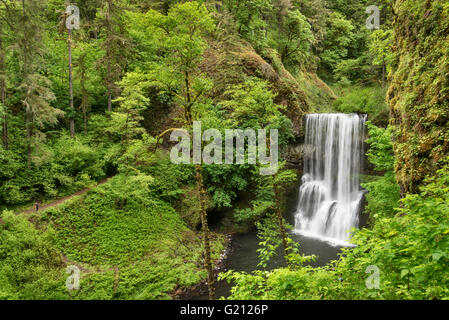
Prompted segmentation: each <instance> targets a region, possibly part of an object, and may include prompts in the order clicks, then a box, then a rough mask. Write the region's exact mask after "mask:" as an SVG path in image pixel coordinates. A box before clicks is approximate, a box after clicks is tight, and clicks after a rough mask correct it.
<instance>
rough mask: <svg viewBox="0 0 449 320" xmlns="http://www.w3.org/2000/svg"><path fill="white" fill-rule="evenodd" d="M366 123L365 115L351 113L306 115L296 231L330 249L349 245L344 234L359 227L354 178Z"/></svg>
mask: <svg viewBox="0 0 449 320" xmlns="http://www.w3.org/2000/svg"><path fill="white" fill-rule="evenodd" d="M365 120H366V116H359V115H356V114H311V115H307V116H306V119H305V122H306V125H305V130H306V137H305V150H306V152H305V155H304V175H303V177H302V184H301V187H300V190H299V202H298V207H297V210H296V213H295V232H296V233H299V234H302V235H304V236H308V237H314V238H319V239H322V240H324V241H328V242H330V243H332V244H334V245H345V246H347V245H350V243H349V240H350V233H349V232H348V231H350V230H351V229H352V228H354V227H356V228H357V227H358V223H359V211H360V205H361V202H362V198H363V194H364V191H363V190H362V189H361V187H360V179H359V175H360V173H361V170H362V161H363V154H364V152H363V136H364V128H365Z"/></svg>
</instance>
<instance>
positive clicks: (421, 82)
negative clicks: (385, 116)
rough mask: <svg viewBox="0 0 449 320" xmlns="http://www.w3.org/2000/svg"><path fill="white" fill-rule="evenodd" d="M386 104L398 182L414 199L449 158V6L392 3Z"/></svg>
mask: <svg viewBox="0 0 449 320" xmlns="http://www.w3.org/2000/svg"><path fill="white" fill-rule="evenodd" d="M394 11H395V12H396V17H395V22H394V35H395V38H394V48H393V51H394V52H396V58H395V63H394V64H393V72H392V74H391V75H390V88H389V91H388V101H389V104H390V109H391V115H392V118H393V119H392V124H393V125H394V126H395V127H396V129H397V135H396V137H395V141H394V147H395V153H396V157H397V161H396V174H397V180H398V181H399V183H400V185H401V189H402V192H403V193H415V192H417V191H418V187H419V186H420V185H421V184H422V182H423V180H424V179H425V177H426V176H427V175H429V174H433V173H435V171H436V170H437V169H439V168H440V167H441V161H442V160H444V159H445V158H446V157H447V156H448V155H449V2H448V1H446V0H433V1H430V0H427V1H423V0H406V1H396V3H395V6H394Z"/></svg>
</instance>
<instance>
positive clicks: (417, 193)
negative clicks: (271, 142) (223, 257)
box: [0, 0, 449, 299]
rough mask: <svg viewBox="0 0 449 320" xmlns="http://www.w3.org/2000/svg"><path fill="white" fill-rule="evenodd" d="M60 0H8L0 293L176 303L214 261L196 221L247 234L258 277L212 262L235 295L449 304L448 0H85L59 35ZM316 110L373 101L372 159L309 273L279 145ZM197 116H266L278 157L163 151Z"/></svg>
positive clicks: (368, 110) (216, 238)
mask: <svg viewBox="0 0 449 320" xmlns="http://www.w3.org/2000/svg"><path fill="white" fill-rule="evenodd" d="M68 4H74V2H71V1H67V0H20V1H19V0H1V1H0V125H1V131H2V139H1V140H2V141H1V143H0V299H169V298H171V297H173V296H175V295H176V294H175V292H177V293H179V292H181V291H182V290H183V289H185V288H188V287H191V286H194V285H198V284H199V283H200V282H204V281H205V280H206V277H207V276H210V275H211V274H212V271H213V270H212V269H213V268H214V267H215V263H216V262H217V261H218V260H219V258H220V254H221V252H222V251H223V248H224V245H225V236H224V235H223V234H222V233H219V232H211V233H210V234H209V229H208V227H207V217H209V218H212V219H213V221H215V220H217V219H219V218H220V219H222V220H221V221H219V222H218V224H219V228H217V229H220V230H222V231H234V230H248V229H251V228H252V227H256V228H257V230H258V235H259V238H260V241H261V243H260V248H259V249H258V253H259V256H260V265H259V266H260V268H261V269H263V270H258V271H255V272H253V273H252V274H247V273H239V272H233V271H229V272H227V273H225V274H224V275H222V276H221V277H222V278H226V279H228V280H230V281H231V280H232V281H233V283H234V284H235V286H234V287H233V289H232V292H231V296H230V298H231V299H449V289H448V288H449V282H448V279H447V276H445V274H446V273H447V268H448V267H447V266H448V265H449V261H448V260H449V254H448V252H449V242H448V241H449V240H448V234H449V225H448V221H449V217H448V214H449V198H448V194H449V189H448V188H449V159H448V150H449V143H448V141H449V136H448V132H449V130H448V129H449V128H448V123H449V121H448V119H449V113H448V110H449V108H448V107H449V105H448V101H449V91H448V87H449V84H448V79H449V78H448V76H447V75H448V73H449V51H448V48H449V46H448V34H449V32H448V31H449V22H448V21H449V20H448V18H449V4H448V3H447V1H444V0H435V1H422V0H421V1H420V0H403V1H402V0H401V1H399V0H382V1H379V3H378V5H379V7H380V15H381V17H380V18H381V25H380V26H379V28H378V29H376V30H368V29H367V28H366V26H365V23H366V18H367V13H366V8H367V7H368V6H369V5H371V4H372V3H371V2H370V1H368V0H349V1H342V0H303V1H298V0H223V1H204V0H197V1H174V0H79V1H77V6H78V7H79V9H80V17H81V26H80V28H79V29H74V30H71V31H70V32H68V31H67V29H66V19H67V17H68V16H69V15H70V14H71V13H69V12H66V6H67V5H68ZM69 61H72V63H71V64H70V65H69ZM69 70H70V71H69ZM322 79H324V80H322ZM72 89H73V90H72ZM320 112H341V113H358V114H367V116H368V119H369V122H368V124H367V135H368V139H367V140H366V143H367V144H368V145H369V149H368V150H367V153H366V155H367V159H368V160H369V162H370V169H372V170H370V172H368V173H367V174H365V175H364V182H363V184H362V187H363V188H364V189H366V191H367V193H366V205H365V208H364V211H365V212H364V213H365V215H368V216H369V223H368V225H367V226H365V227H364V228H362V229H361V230H354V237H353V239H352V241H353V243H354V245H355V246H354V247H350V248H345V249H343V253H342V254H341V255H340V258H339V259H338V260H337V261H333V262H331V263H329V264H328V265H326V266H323V267H320V268H313V267H311V266H308V265H307V263H309V262H311V261H312V260H313V259H314V257H313V256H305V255H303V254H301V245H300V244H298V243H295V242H294V241H292V239H291V238H290V236H289V234H288V230H289V229H291V226H289V225H288V224H287V223H286V222H285V220H284V218H283V212H284V211H285V210H286V199H287V197H288V195H289V194H290V192H291V191H292V190H293V189H295V188H297V186H298V184H299V182H298V179H297V177H298V176H300V174H301V172H300V171H301V165H298V164H300V163H301V158H302V156H303V154H296V155H294V156H296V159H293V160H294V161H295V162H293V164H294V166H293V165H292V163H289V162H288V161H286V160H288V159H284V156H285V155H286V154H287V153H288V152H289V151H290V147H291V146H292V145H297V144H301V143H302V141H303V138H304V132H303V131H304V130H303V117H304V115H305V114H307V113H320ZM196 120H197V121H201V125H202V130H203V132H204V131H205V130H207V129H212V128H214V129H217V130H218V131H219V132H220V133H221V134H222V135H224V134H225V130H227V129H239V130H244V129H254V130H257V129H267V130H270V129H277V130H278V132H279V148H280V150H279V155H280V159H279V162H280V163H279V168H278V169H279V170H278V171H277V172H276V173H275V174H274V175H273V176H262V175H260V173H259V172H260V171H259V170H260V169H261V167H262V165H261V164H260V163H257V164H237V165H230V164H225V165H221V164H206V163H202V164H200V165H194V164H192V163H190V164H180V165H177V164H174V163H172V161H171V160H170V158H169V155H170V149H171V147H172V146H173V141H170V137H169V136H170V134H171V133H172V132H173V131H174V130H175V129H177V128H183V129H184V130H186V131H187V132H192V124H193V121H196ZM246 144H248V145H249V143H245V145H246ZM203 147H204V150H209V151H210V150H211V148H210V145H209V144H208V142H204V145H203ZM233 151H236V149H235V147H234V148H233ZM301 152H304V150H303V151H301ZM215 156H217V157H219V155H216V154H215V151H214V157H215ZM248 157H249V151H248V150H246V151H245V158H246V159H247V158H248ZM234 158H235V157H234ZM235 160H236V159H235ZM292 168H293V169H298V170H297V171H295V170H292ZM70 195H73V196H70ZM61 197H67V198H63V199H60V198H61ZM58 199H59V200H58ZM53 201H56V202H53ZM36 202H38V203H40V204H41V206H42V205H43V204H49V205H48V208H47V207H45V208H44V210H41V211H40V212H38V213H32V211H34V210H33V208H32V206H33V204H34V203H36ZM219 212H220V213H221V214H224V215H225V217H224V218H223V217H220V216H219V214H218V213H219ZM200 226H201V227H202V229H201V231H200ZM209 238H210V239H209ZM209 240H210V244H211V246H210V247H211V248H210V249H211V250H210V252H209ZM281 249H283V251H282V250H281ZM281 251H282V252H281ZM209 253H210V256H211V259H209V260H212V261H209V262H210V263H208V262H207V260H208V257H209ZM276 254H282V255H283V256H284V259H285V265H286V266H287V267H286V268H282V269H278V270H271V271H267V270H266V267H267V265H268V261H269V260H270V259H271V258H272V257H273V256H274V255H276ZM68 266H77V267H78V268H79V269H80V270H81V285H80V289H79V290H74V291H70V290H67V287H66V279H67V277H68V274H67V273H66V268H67V267H68ZM373 266H375V268H378V270H379V271H380V286H379V288H372V287H370V286H369V285H367V282H366V281H367V279H370V278H369V277H370V275H369V272H368V271H367V270H372V268H371V267H373ZM367 268H368V269H367ZM370 268H371V269H370ZM367 272H368V273H367ZM210 280H211V279H210V278H209V279H208V280H207V281H208V283H209V284H210V283H211V282H210Z"/></svg>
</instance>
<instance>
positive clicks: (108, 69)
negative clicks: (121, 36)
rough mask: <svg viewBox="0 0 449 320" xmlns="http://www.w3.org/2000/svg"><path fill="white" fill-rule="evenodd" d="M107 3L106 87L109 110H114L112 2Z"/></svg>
mask: <svg viewBox="0 0 449 320" xmlns="http://www.w3.org/2000/svg"><path fill="white" fill-rule="evenodd" d="M106 5H107V6H108V9H107V12H106V24H107V28H106V29H107V34H106V39H105V41H106V87H107V93H108V111H109V112H111V111H112V85H113V84H112V70H111V69H112V68H111V43H110V41H111V33H112V30H111V21H110V10H111V7H110V3H109V1H107V3H106Z"/></svg>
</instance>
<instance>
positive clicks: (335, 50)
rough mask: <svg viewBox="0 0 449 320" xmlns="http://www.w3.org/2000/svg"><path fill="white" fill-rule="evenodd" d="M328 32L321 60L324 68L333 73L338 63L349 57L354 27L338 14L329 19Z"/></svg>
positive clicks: (333, 14)
mask: <svg viewBox="0 0 449 320" xmlns="http://www.w3.org/2000/svg"><path fill="white" fill-rule="evenodd" d="M326 24H327V32H326V37H325V40H324V43H323V52H322V53H321V54H320V58H321V61H322V64H323V67H324V68H325V69H327V70H330V71H333V70H334V69H335V68H336V66H337V65H338V63H339V62H340V61H342V60H343V59H345V58H346V57H347V56H348V48H349V46H350V44H351V41H352V40H353V31H354V26H353V25H352V23H351V21H349V20H347V19H345V17H344V16H343V15H342V14H341V13H338V12H333V13H331V14H330V15H329V17H328V19H327V22H326Z"/></svg>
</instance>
